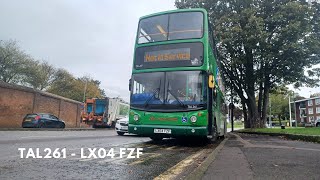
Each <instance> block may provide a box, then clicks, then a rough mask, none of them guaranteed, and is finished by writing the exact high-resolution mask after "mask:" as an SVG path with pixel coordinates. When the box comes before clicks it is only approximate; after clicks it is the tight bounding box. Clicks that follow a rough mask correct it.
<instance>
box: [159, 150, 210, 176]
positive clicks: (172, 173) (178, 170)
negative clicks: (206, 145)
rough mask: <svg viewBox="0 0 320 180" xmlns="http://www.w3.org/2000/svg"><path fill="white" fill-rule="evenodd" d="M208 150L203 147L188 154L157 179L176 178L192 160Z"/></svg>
mask: <svg viewBox="0 0 320 180" xmlns="http://www.w3.org/2000/svg"><path fill="white" fill-rule="evenodd" d="M205 151H206V150H205V149H203V150H201V151H199V152H197V153H195V154H193V155H190V156H188V157H187V158H185V159H184V160H182V161H180V162H179V163H178V164H176V165H175V166H173V167H172V168H170V169H168V170H167V171H165V172H164V173H162V174H160V175H159V176H157V177H156V178H154V179H155V180H163V179H174V178H175V177H176V176H177V175H178V174H180V173H181V172H182V171H183V170H184V169H185V168H186V167H187V166H189V165H191V164H192V162H193V161H194V160H195V159H197V158H198V157H199V156H200V155H201V154H202V153H203V152H205Z"/></svg>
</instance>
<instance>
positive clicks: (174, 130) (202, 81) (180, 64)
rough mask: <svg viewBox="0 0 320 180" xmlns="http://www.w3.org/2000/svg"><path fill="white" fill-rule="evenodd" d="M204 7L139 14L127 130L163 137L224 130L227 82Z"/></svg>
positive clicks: (214, 133) (213, 134)
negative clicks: (224, 81) (224, 79)
mask: <svg viewBox="0 0 320 180" xmlns="http://www.w3.org/2000/svg"><path fill="white" fill-rule="evenodd" d="M216 53H217V51H216V48H215V45H214V39H213V32H212V28H211V27H210V24H209V21H208V15H207V12H206V10H204V9H179V10H173V11H166V12H161V13H156V14H151V15H148V16H144V17H141V18H140V20H139V26H138V31H137V37H136V43H135V51H134V61H133V68H132V77H131V79H130V82H129V89H130V92H131V95H130V113H129V133H133V134H138V135H142V136H147V137H150V138H151V139H153V140H161V139H162V138H166V137H181V136H197V137H209V138H213V139H216V138H217V137H219V136H224V135H225V133H226V116H225V114H226V113H225V112H226V105H225V103H224V87H223V84H222V80H221V78H220V75H219V67H218V64H219V63H218V61H217V58H216V57H217V56H216Z"/></svg>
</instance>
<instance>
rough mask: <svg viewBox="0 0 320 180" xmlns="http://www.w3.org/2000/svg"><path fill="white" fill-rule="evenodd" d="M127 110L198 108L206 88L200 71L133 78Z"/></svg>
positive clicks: (155, 73) (152, 74) (203, 102)
mask: <svg viewBox="0 0 320 180" xmlns="http://www.w3.org/2000/svg"><path fill="white" fill-rule="evenodd" d="M132 79H133V86H132V91H131V93H132V94H131V101H130V102H131V107H133V108H139V109H149V110H163V109H165V110H168V109H171V110H181V109H187V108H192V109H194V108H202V107H204V106H205V104H206V88H205V87H206V85H205V83H204V82H206V81H205V76H204V73H203V72H201V71H174V72H152V73H141V74H134V75H133V76H132Z"/></svg>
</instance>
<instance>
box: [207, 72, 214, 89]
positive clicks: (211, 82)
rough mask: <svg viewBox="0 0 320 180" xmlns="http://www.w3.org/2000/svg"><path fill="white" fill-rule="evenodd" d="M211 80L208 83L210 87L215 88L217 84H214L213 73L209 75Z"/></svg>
mask: <svg viewBox="0 0 320 180" xmlns="http://www.w3.org/2000/svg"><path fill="white" fill-rule="evenodd" d="M208 80H209V82H208V85H209V88H212V89H213V88H214V86H215V84H214V76H213V75H209V79H208Z"/></svg>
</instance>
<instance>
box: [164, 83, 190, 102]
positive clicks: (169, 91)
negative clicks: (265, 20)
mask: <svg viewBox="0 0 320 180" xmlns="http://www.w3.org/2000/svg"><path fill="white" fill-rule="evenodd" d="M168 93H170V94H171V95H172V96H173V97H174V98H175V99H176V100H177V101H178V102H179V104H180V105H181V106H182V107H184V108H185V107H187V105H185V104H184V103H183V102H182V101H180V99H179V98H178V97H177V96H176V95H174V94H173V93H172V92H171V90H170V89H169V80H168Z"/></svg>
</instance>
